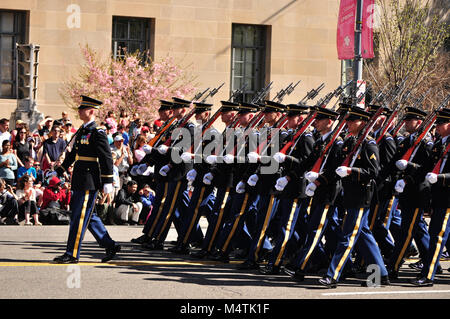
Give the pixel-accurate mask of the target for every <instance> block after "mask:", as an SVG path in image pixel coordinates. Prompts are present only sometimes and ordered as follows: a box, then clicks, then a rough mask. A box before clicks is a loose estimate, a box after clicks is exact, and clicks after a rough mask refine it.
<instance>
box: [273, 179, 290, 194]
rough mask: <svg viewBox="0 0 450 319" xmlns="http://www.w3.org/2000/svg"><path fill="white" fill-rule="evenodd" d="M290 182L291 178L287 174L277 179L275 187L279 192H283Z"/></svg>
mask: <svg viewBox="0 0 450 319" xmlns="http://www.w3.org/2000/svg"><path fill="white" fill-rule="evenodd" d="M288 183H289V180H288V179H287V177H286V176H283V177H280V178H279V179H277V183H276V184H275V189H276V190H277V191H279V192H282V191H283V190H284V188H285V187H286V185H287V184H288Z"/></svg>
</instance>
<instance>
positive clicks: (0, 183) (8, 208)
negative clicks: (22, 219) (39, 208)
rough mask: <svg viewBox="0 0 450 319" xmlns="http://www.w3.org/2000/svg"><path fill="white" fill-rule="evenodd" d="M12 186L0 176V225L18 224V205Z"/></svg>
mask: <svg viewBox="0 0 450 319" xmlns="http://www.w3.org/2000/svg"><path fill="white" fill-rule="evenodd" d="M14 195H15V194H14V191H13V190H12V187H11V186H10V185H8V184H6V182H5V180H4V179H3V178H0V225H19V217H18V214H19V205H18V203H17V199H16V197H15V196H14Z"/></svg>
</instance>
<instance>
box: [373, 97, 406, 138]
mask: <svg viewBox="0 0 450 319" xmlns="http://www.w3.org/2000/svg"><path fill="white" fill-rule="evenodd" d="M410 94H411V91H410V90H408V91H407V93H406V94H405V95H404V96H403V97H402V100H401V101H400V102H399V103H397V104H396V106H395V107H394V109H393V111H392V113H391V114H390V115H389V116H388V118H387V119H386V120H385V122H384V123H383V125H382V126H381V128H380V135H379V136H378V138H377V144H379V143H380V141H381V139H382V138H383V137H384V136H385V135H386V133H387V131H388V130H389V127H390V126H391V124H392V122H393V121H394V119H395V117H396V116H397V114H398V113H399V111H400V110H399V108H400V106H401V105H404V104H405V103H406V102H407V100H408V98H409V96H410Z"/></svg>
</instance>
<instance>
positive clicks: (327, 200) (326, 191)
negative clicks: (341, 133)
mask: <svg viewBox="0 0 450 319" xmlns="http://www.w3.org/2000/svg"><path fill="white" fill-rule="evenodd" d="M343 144H344V142H343V140H342V138H341V137H337V138H336V140H335V141H334V143H333V145H332V146H331V148H330V149H329V151H328V154H327V155H326V157H325V159H324V161H325V160H326V162H325V163H323V162H322V166H323V167H322V170H321V172H320V174H319V177H318V178H317V181H318V182H319V183H320V184H319V186H318V187H317V189H316V190H315V192H314V197H313V205H316V204H333V203H334V201H335V200H336V197H337V195H338V194H339V192H340V191H341V190H342V185H341V180H340V179H339V178H338V176H337V175H336V173H335V171H336V168H337V167H339V166H340V165H341V163H342V159H341V154H340V153H341V148H342V145H343ZM323 147H325V141H324V140H323V139H322V138H321V137H320V138H318V139H317V140H316V142H315V143H314V147H313V151H312V152H311V154H310V155H309V156H308V158H307V159H306V160H305V161H304V164H303V165H302V166H304V167H305V172H306V171H309V170H310V169H311V168H312V166H314V164H315V163H316V161H317V160H318V157H319V156H320V153H321V152H322V149H323ZM302 170H303V169H302Z"/></svg>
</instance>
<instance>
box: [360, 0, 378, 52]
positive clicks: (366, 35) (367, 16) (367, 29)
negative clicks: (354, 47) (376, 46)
mask: <svg viewBox="0 0 450 319" xmlns="http://www.w3.org/2000/svg"><path fill="white" fill-rule="evenodd" d="M374 14H375V0H364V3H363V16H362V21H363V24H362V32H361V56H362V58H363V59H372V58H373V57H374V56H375V54H374V52H373V24H374V21H373V19H374Z"/></svg>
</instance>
